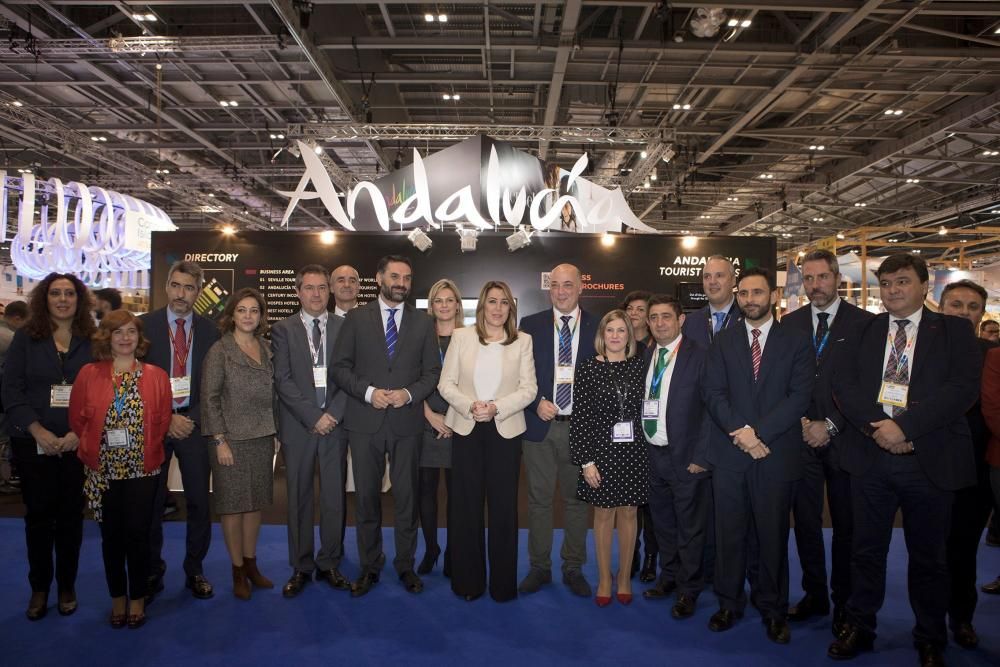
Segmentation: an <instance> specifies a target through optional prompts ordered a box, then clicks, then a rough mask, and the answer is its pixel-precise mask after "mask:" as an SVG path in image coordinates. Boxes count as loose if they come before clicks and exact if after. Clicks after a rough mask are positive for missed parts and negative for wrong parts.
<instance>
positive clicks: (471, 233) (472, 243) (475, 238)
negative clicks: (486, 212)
mask: <svg viewBox="0 0 1000 667" xmlns="http://www.w3.org/2000/svg"><path fill="white" fill-rule="evenodd" d="M458 235H459V236H460V237H461V239H462V240H461V243H460V245H459V248H460V249H461V251H462V252H475V251H476V244H477V243H478V242H479V230H478V229H465V228H464V227H459V228H458Z"/></svg>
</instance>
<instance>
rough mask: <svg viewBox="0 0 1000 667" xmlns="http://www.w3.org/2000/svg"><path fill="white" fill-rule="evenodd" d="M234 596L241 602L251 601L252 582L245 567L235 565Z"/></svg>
mask: <svg viewBox="0 0 1000 667" xmlns="http://www.w3.org/2000/svg"><path fill="white" fill-rule="evenodd" d="M233 595H235V596H236V597H238V598H239V599H241V600H249V599H250V580H249V579H247V573H246V570H245V569H244V566H243V565H233Z"/></svg>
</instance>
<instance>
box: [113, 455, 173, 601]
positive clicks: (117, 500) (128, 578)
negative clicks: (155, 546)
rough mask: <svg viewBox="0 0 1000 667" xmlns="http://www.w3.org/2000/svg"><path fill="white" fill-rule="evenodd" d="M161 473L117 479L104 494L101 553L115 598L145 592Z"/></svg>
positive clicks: (143, 594)
mask: <svg viewBox="0 0 1000 667" xmlns="http://www.w3.org/2000/svg"><path fill="white" fill-rule="evenodd" d="M160 477H161V475H159V474H157V475H153V476H151V477H137V478H135V479H121V480H114V481H112V482H111V483H110V485H109V486H108V490H107V491H105V492H104V496H103V497H102V498H101V506H102V511H103V512H104V517H103V520H102V521H101V553H102V555H103V556H104V576H105V578H106V579H107V581H108V592H109V593H110V594H111V597H113V598H120V597H122V596H125V595H127V596H128V597H130V598H131V599H133V600H139V599H141V598H143V597H145V595H146V590H147V584H148V579H149V572H150V560H149V530H150V524H151V521H150V519H151V517H152V509H153V502H154V500H155V498H156V491H157V489H158V488H159V486H160Z"/></svg>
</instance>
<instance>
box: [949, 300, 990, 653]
mask: <svg viewBox="0 0 1000 667" xmlns="http://www.w3.org/2000/svg"><path fill="white" fill-rule="evenodd" d="M987 296H988V295H987V293H986V290H985V289H984V288H983V286H982V285H979V284H977V283H974V282H972V281H971V280H958V281H955V282H953V283H948V284H947V285H945V286H944V289H943V290H942V291H941V300H940V302H939V303H940V311H941V312H942V313H944V314H945V315H954V316H956V317H961V318H964V319H967V320H969V322H971V323H972V327H973V330H974V331H976V330H979V323H980V322H981V321H982V319H983V315H985V314H986V301H987ZM977 342H978V343H979V349H980V352H982V355H983V362H984V363H985V361H986V353H987V352H988V351H989V350H991V349H992V348H994V347H996V343H994V342H992V341H990V340H987V339H985V338H979V339H978V340H977ZM965 416H966V419H967V420H968V422H969V431H970V432H971V433H972V445H973V453H974V454H973V455H974V457H975V462H976V483H975V484H974V485H972V486H968V487H965V488H964V489H959V490H958V491H956V492H955V505H954V508H953V509H952V513H951V533H950V534H949V535H948V569H949V571H950V572H951V601H950V602H949V603H948V625H949V626H950V627H951V631H952V636H953V637H954V638H955V642H956V643H957V644H958V645H959V646H961V647H963V648H975V647H976V646H978V645H979V636H978V635H977V634H976V629H975V627H973V625H972V616H973V614H974V613H975V611H976V602H977V598H978V595H977V593H976V553H977V552H978V550H979V540H980V539H982V536H983V530H984V529H985V528H986V524H987V522H988V521H989V518H990V512H991V511H992V510H993V490H992V487H991V486H990V466H989V464H988V463H987V462H986V446H987V444H989V440H990V430H989V428H988V427H987V426H986V420H985V419H984V418H983V406H982V403H981V402H980V400H979V399H978V398H977V400H976V404H975V405H973V406H972V407H971V408H970V409H969V411H968V412H967V413H966V415H965Z"/></svg>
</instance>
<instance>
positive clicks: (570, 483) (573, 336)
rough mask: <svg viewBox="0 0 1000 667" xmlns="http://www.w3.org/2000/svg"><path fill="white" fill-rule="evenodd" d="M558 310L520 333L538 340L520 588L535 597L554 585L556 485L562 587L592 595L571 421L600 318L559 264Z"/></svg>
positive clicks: (575, 273) (553, 290)
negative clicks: (561, 505)
mask: <svg viewBox="0 0 1000 667" xmlns="http://www.w3.org/2000/svg"><path fill="white" fill-rule="evenodd" d="M549 282H550V285H549V299H550V300H551V302H552V308H546V309H545V310H543V311H541V312H539V313H535V314H534V315H529V316H527V317H525V318H523V319H522V320H521V325H520V328H521V331H523V332H525V333H527V334H530V335H531V337H532V339H533V340H534V346H533V354H534V357H535V379H536V380H537V382H538V395H537V396H535V400H534V401H533V402H532V403H531V404H530V405H529V406H528V407H527V408H525V410H524V416H525V420H526V421H527V426H528V430H527V431H526V432H525V434H524V442H523V445H522V452H523V455H524V468H525V472H526V475H527V480H528V556H529V558H530V560H531V569H530V570H529V572H528V575H527V576H526V577H525V578H524V580H523V581H522V582H521V584H520V586H518V590H519V591H521V592H522V593H534V592H536V591H538V590H539V589H540V588H541V587H542V586H544V585H546V584H548V583H551V582H552V560H551V553H552V503H553V500H554V498H555V493H556V482H557V481H558V483H559V488H560V491H561V493H562V497H563V500H564V502H565V510H564V511H563V520H564V528H563V542H562V549H561V551H560V555H561V556H562V561H563V562H562V573H563V583H564V584H566V585H567V586H568V587H569V589H570V590H571V591H572V592H573V593H574V594H576V595H580V596H583V597H590V592H591V591H590V584H588V583H587V580H586V579H585V578H584V577H583V573H582V572H581V569H582V568H583V564H584V563H585V562H586V561H587V517H588V513H587V510H588V508H587V504H586V503H585V502H583V501H582V500H578V499H577V497H576V484H577V480H578V479H579V477H580V466H575V465H573V463H572V461H571V459H570V451H569V420H570V416H571V415H572V414H573V379H574V370H575V367H576V363H577V362H578V361H579V360H581V359H587V358H589V357H591V356H593V355H594V338H595V337H596V335H597V324H598V318H597V317H595V316H593V315H591V314H590V313H588V312H586V311H584V310H582V309H581V308H580V305H579V302H580V293H581V292H582V291H583V280H582V278H581V276H580V270H579V269H578V268H576V267H575V266H573V265H572V264H560V265H559V266H557V267H555V268H554V269H552V272H551V274H550V280H549Z"/></svg>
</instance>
